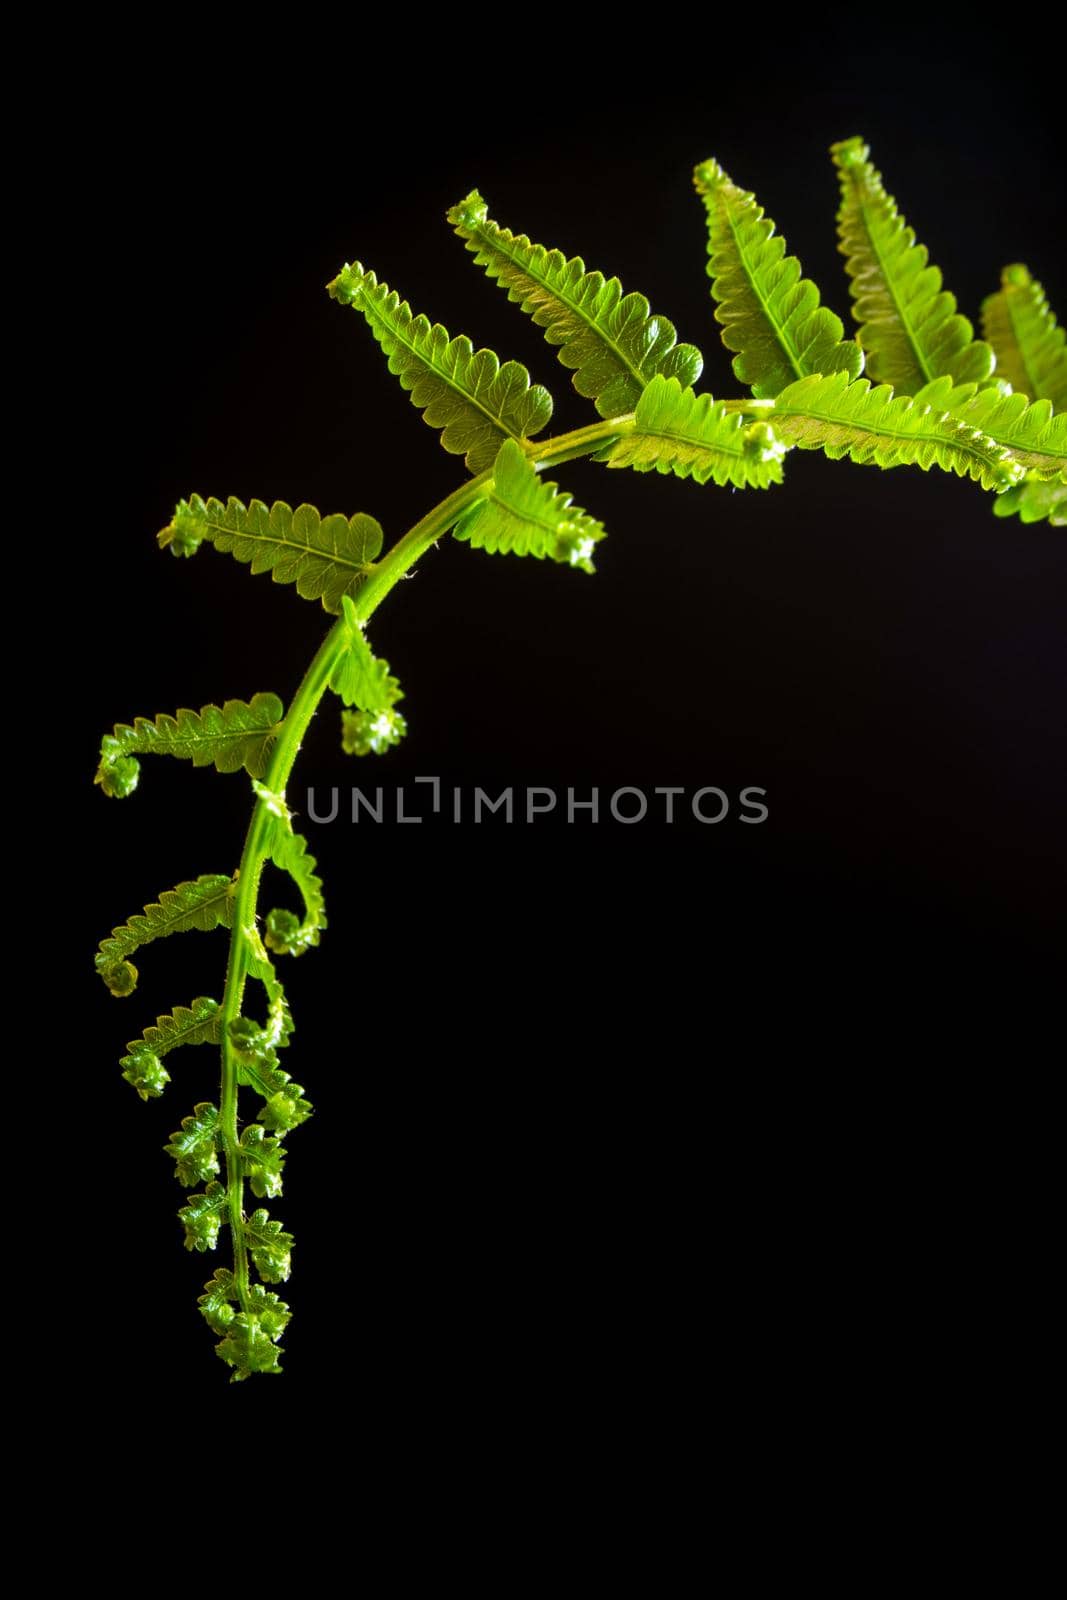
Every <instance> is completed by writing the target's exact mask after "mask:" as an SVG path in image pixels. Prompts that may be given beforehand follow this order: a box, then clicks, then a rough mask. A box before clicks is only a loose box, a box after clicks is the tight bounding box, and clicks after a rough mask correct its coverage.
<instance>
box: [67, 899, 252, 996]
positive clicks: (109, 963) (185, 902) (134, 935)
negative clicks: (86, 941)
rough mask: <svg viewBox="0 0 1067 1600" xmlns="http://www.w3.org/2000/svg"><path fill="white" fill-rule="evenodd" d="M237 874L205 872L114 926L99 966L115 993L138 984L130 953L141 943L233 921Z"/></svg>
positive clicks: (102, 945)
mask: <svg viewBox="0 0 1067 1600" xmlns="http://www.w3.org/2000/svg"><path fill="white" fill-rule="evenodd" d="M234 887H235V882H234V879H233V878H226V877H223V876H221V875H220V874H218V873H205V874H204V875H203V876H201V877H199V878H196V879H193V880H191V881H190V882H188V883H179V884H178V886H177V888H176V889H164V891H163V893H162V894H161V895H160V897H159V901H158V903H154V904H152V905H150V906H145V908H144V912H143V914H138V915H137V916H134V917H131V918H130V920H129V922H127V923H124V924H123V926H122V927H121V928H113V929H112V931H111V937H110V939H102V940H101V942H100V949H99V951H98V953H97V957H96V970H97V972H99V974H100V976H101V977H102V978H103V980H104V982H105V983H106V984H107V986H108V988H109V989H110V990H111V993H112V994H115V995H127V994H132V993H133V990H134V989H135V988H136V986H137V968H136V967H134V966H133V965H132V964H131V962H130V960H129V957H130V956H131V955H132V954H133V952H134V951H135V950H137V949H139V948H140V947H141V945H145V944H150V943H151V942H152V940H153V939H163V938H165V937H166V936H167V935H168V934H171V933H185V932H187V931H189V930H190V929H194V928H199V929H201V930H203V931H205V932H206V931H208V930H209V929H211V928H217V927H219V925H220V924H221V925H222V926H223V927H225V928H228V927H230V926H231V924H232V921H233V891H234Z"/></svg>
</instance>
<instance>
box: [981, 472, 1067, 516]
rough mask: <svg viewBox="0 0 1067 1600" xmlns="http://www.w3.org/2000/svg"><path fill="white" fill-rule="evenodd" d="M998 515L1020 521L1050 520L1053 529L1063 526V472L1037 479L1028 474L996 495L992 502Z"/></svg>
mask: <svg viewBox="0 0 1067 1600" xmlns="http://www.w3.org/2000/svg"><path fill="white" fill-rule="evenodd" d="M993 510H994V512H995V513H996V515H997V516H998V517H1015V516H1017V517H1018V518H1019V520H1020V522H1045V521H1047V522H1050V523H1051V524H1052V526H1053V527H1054V528H1067V473H1064V472H1061V473H1060V475H1059V477H1058V478H1051V479H1047V478H1039V477H1037V476H1036V475H1035V474H1034V473H1028V474H1027V476H1026V477H1025V478H1024V479H1023V481H1022V483H1017V484H1016V485H1015V487H1014V488H1012V489H1007V490H1005V492H1004V493H1003V494H998V495H997V498H996V499H995V500H994V501H993Z"/></svg>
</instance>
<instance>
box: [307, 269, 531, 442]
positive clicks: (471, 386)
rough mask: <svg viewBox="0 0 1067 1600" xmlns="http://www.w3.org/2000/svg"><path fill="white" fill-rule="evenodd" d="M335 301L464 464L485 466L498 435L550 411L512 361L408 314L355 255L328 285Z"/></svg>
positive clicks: (525, 433) (523, 431)
mask: <svg viewBox="0 0 1067 1600" xmlns="http://www.w3.org/2000/svg"><path fill="white" fill-rule="evenodd" d="M328 288H329V292H330V294H331V295H332V296H333V298H334V299H335V300H338V301H340V303H341V304H342V305H346V306H354V307H355V309H356V310H357V311H361V312H362V313H363V315H364V316H365V317H366V319H367V323H368V325H369V327H370V330H371V333H372V334H373V335H374V337H375V339H377V341H378V343H379V344H380V345H381V347H382V349H383V350H384V351H385V354H386V355H387V356H388V358H389V371H390V372H391V373H393V374H394V376H396V377H398V378H399V379H400V384H401V387H402V388H403V389H405V390H407V391H408V392H409V393H410V395H411V403H412V405H414V406H416V407H417V408H418V409H419V410H420V411H421V412H422V413H423V421H424V422H426V423H428V424H429V426H430V427H431V428H440V429H441V443H442V445H443V446H444V448H445V449H446V450H447V451H449V453H450V454H452V455H456V456H465V457H466V461H467V466H468V468H469V470H470V471H471V472H474V473H478V472H484V471H485V469H486V468H487V467H490V466H492V464H493V460H494V458H495V456H496V453H497V451H498V450H499V448H500V445H501V441H502V440H504V439H529V438H532V437H533V435H534V434H536V433H540V432H541V429H542V428H543V427H545V425H546V424H547V422H548V419H549V418H550V417H551V415H552V396H551V395H550V394H549V392H548V390H547V389H544V388H542V386H541V385H540V384H539V383H538V384H534V385H533V386H532V387H531V385H530V374H529V373H528V372H527V370H526V368H525V367H523V366H520V364H519V362H517V361H505V362H504V364H503V366H501V364H500V360H499V357H497V356H495V355H494V354H493V352H492V351H491V350H477V351H476V350H475V348H474V346H473V345H472V344H471V342H470V340H469V339H468V338H467V337H466V335H465V334H461V335H460V336H459V338H457V339H453V338H451V337H450V335H449V333H448V331H447V329H445V328H442V326H441V324H440V323H439V322H435V323H433V324H431V323H430V320H429V318H428V317H424V316H422V315H420V316H415V314H414V313H413V312H412V309H411V307H410V306H409V305H408V303H407V301H406V300H401V298H400V296H399V295H398V294H397V293H396V291H395V289H390V288H389V285H388V284H387V283H379V282H378V279H377V277H376V276H375V274H374V273H373V272H366V271H364V269H363V267H362V266H361V265H360V263H359V262H358V261H357V262H355V263H354V264H353V265H351V266H348V265H346V266H345V267H344V268H343V269H342V271H341V272H340V273H339V274H338V276H337V277H336V278H335V279H334V280H333V282H332V283H331V284H329V285H328Z"/></svg>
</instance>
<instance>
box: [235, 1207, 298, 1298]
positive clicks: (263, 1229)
mask: <svg viewBox="0 0 1067 1600" xmlns="http://www.w3.org/2000/svg"><path fill="white" fill-rule="evenodd" d="M245 1238H246V1239H247V1241H248V1248H249V1251H250V1253H251V1256H252V1260H253V1261H254V1262H255V1264H256V1271H257V1272H258V1273H259V1275H260V1277H261V1278H262V1279H263V1280H264V1282H265V1283H284V1282H285V1280H286V1279H287V1278H288V1276H289V1269H290V1260H289V1258H290V1254H291V1252H292V1248H293V1236H292V1234H290V1233H286V1232H285V1230H284V1229H283V1227H282V1225H281V1223H280V1222H272V1221H271V1220H270V1218H269V1217H268V1215H267V1213H266V1211H264V1210H263V1209H262V1208H261V1209H260V1210H259V1211H253V1213H252V1215H251V1216H250V1217H249V1219H248V1221H247V1222H246V1223H245Z"/></svg>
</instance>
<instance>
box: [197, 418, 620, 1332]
mask: <svg viewBox="0 0 1067 1600" xmlns="http://www.w3.org/2000/svg"><path fill="white" fill-rule="evenodd" d="M633 426H634V419H633V417H632V416H630V417H615V418H612V419H611V420H609V421H607V422H598V423H593V424H592V425H591V426H590V427H587V428H578V429H575V430H574V431H573V432H571V433H562V434H559V435H557V436H556V437H555V438H553V439H547V440H545V441H543V442H542V443H540V444H537V445H528V446H527V448H528V449H529V451H530V459H531V461H532V462H533V463H534V465H535V466H536V467H537V468H542V467H549V466H557V465H559V463H560V462H562V461H571V460H573V459H575V458H576V457H578V456H586V455H590V454H592V453H593V451H595V450H599V449H601V448H602V447H603V446H604V445H605V444H607V443H609V442H610V441H611V440H614V439H617V438H619V437H621V436H622V435H623V434H625V433H629V432H632V431H633ZM492 485H493V479H492V473H490V472H483V473H481V474H480V475H479V476H478V477H476V478H472V479H470V481H469V482H467V483H464V484H462V485H461V486H460V487H459V488H458V489H456V490H455V491H454V493H452V494H450V495H448V496H447V498H446V499H444V500H442V501H441V502H440V504H439V505H436V506H434V508H433V510H432V511H430V512H428V513H427V514H426V516H425V517H423V518H422V519H421V521H419V522H417V523H415V525H414V527H412V528H409V530H408V531H407V533H405V534H404V535H403V537H402V538H400V539H398V540H397V542H396V544H395V545H393V547H392V549H391V550H389V551H388V552H387V553H386V554H385V555H384V556H383V557H382V559H381V560H380V561H377V562H374V563H373V564H372V565H371V567H370V571H369V574H368V577H367V580H366V582H365V583H364V584H363V586H362V588H361V589H360V590H359V591H358V593H357V595H356V597H355V609H356V616H357V617H358V619H359V621H360V622H366V620H367V619H368V617H370V616H371V615H372V614H373V613H374V612H375V611H376V610H377V609H378V607H379V605H381V603H382V601H383V600H384V599H385V597H386V595H387V594H388V593H389V591H390V590H391V589H392V588H393V587H394V586H395V585H396V584H397V583H398V582H399V581H400V579H401V578H402V577H404V575H405V574H406V573H407V572H409V571H410V570H411V568H412V567H413V566H414V565H415V563H416V561H418V559H419V557H420V556H422V555H424V554H425V552H426V551H427V550H428V549H429V548H430V546H431V545H434V544H436V543H437V542H438V540H439V539H441V538H442V537H443V535H444V534H446V533H447V532H448V531H449V529H450V528H452V527H454V526H455V524H456V523H457V522H458V521H459V519H460V517H461V516H462V515H463V513H464V512H465V511H467V510H469V509H470V507H471V506H473V505H474V504H475V503H476V502H477V501H478V500H480V499H482V498H483V497H484V496H485V495H486V494H488V493H489V492H490V490H491V489H492ZM346 648H347V624H346V622H345V620H344V618H340V619H339V620H338V621H337V622H335V623H334V625H333V627H332V628H331V629H330V631H329V633H328V634H327V635H326V637H325V638H324V639H323V641H322V643H321V644H320V645H319V648H318V650H317V651H316V652H315V656H314V658H313V659H312V662H311V665H310V666H309V667H308V669H307V672H306V673H305V674H304V677H303V680H302V682H301V684H300V687H299V688H298V689H297V691H296V694H295V695H294V696H293V699H292V703H291V704H290V706H289V710H288V712H287V714H286V717H285V720H284V722H283V723H282V725H281V730H280V732H279V734H278V739H277V742H276V744H275V746H274V749H273V751H272V753H271V760H270V766H269V767H268V769H267V775H266V779H265V782H264V787H265V789H266V790H267V791H268V792H269V793H270V794H272V795H279V796H282V797H283V798H284V795H285V790H286V786H287V784H288V782H289V778H290V775H291V774H292V770H293V766H294V764H295V762H296V758H297V756H298V754H299V753H300V746H301V744H302V743H303V740H304V735H305V734H306V733H307V730H308V726H309V724H310V722H311V719H312V717H313V716H314V715H315V712H316V711H317V709H318V706H319V702H320V701H321V699H322V697H323V695H324V694H325V693H326V690H327V688H328V687H329V683H330V679H331V677H332V676H333V672H334V668H335V667H336V665H337V662H338V660H339V659H340V657H341V655H342V654H343V653H344V651H345V649H346ZM271 822H272V815H271V811H270V808H269V805H268V803H267V801H266V800H264V799H262V798H259V799H257V800H256V804H255V807H254V809H253V811H252V820H251V822H250V823H249V825H248V833H247V835H246V837H245V844H244V850H243V851H242V853H241V863H240V866H239V868H238V872H237V898H236V902H235V905H234V914H233V927H232V929H231V932H230V952H229V958H228V961H227V966H226V988H225V991H224V993H223V997H222V1008H221V1012H220V1037H221V1043H222V1088H221V1093H220V1098H219V1128H220V1133H221V1138H222V1147H223V1150H224V1152H225V1156H226V1206H227V1216H228V1219H229V1223H230V1238H231V1241H232V1245H233V1274H234V1280H235V1282H236V1284H237V1289H238V1293H239V1295H240V1300H241V1308H242V1310H244V1311H248V1310H249V1309H250V1308H251V1300H250V1298H249V1283H248V1249H247V1246H246V1242H245V1227H244V1224H245V1215H244V1172H243V1170H242V1164H241V1152H240V1146H239V1141H238V1132H237V1099H238V1081H237V1075H238V1063H237V1056H236V1053H235V1051H234V1048H233V1042H232V1040H231V1037H230V1025H231V1023H233V1022H234V1021H236V1019H237V1018H238V1017H239V1016H240V1015H241V1005H242V1002H243V1000H244V991H245V981H246V979H247V977H248V956H249V949H250V946H249V932H248V930H251V929H254V928H255V926H256V914H257V905H258V901H259V884H260V879H261V877H262V875H263V865H264V862H265V861H266V859H267V856H268V854H269V849H270V836H271Z"/></svg>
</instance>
